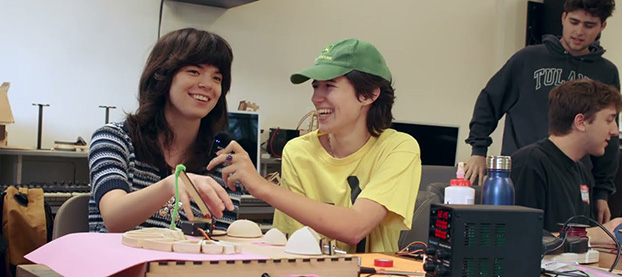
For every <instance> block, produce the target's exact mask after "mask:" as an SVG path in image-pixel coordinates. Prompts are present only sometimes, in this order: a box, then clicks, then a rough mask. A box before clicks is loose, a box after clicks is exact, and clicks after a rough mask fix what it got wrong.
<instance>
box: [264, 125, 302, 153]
mask: <svg viewBox="0 0 622 277" xmlns="http://www.w3.org/2000/svg"><path fill="white" fill-rule="evenodd" d="M298 136H300V130H296V129H281V128H277V129H273V128H270V137H269V138H268V141H267V143H268V144H267V147H266V149H267V150H268V153H270V156H272V157H274V158H280V157H281V156H282V155H283V147H285V144H287V142H288V141H290V140H291V139H294V138H296V137H298Z"/></svg>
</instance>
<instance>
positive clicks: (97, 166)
mask: <svg viewBox="0 0 622 277" xmlns="http://www.w3.org/2000/svg"><path fill="white" fill-rule="evenodd" d="M123 125H124V123H123V122H120V123H109V124H106V125H105V126H103V127H101V128H100V129H98V130H97V131H95V133H94V134H93V137H92V138H91V145H90V150H89V168H90V179H91V197H90V199H89V230H90V232H108V230H107V229H106V226H105V225H104V221H103V219H102V216H101V212H100V211H99V201H100V200H101V197H102V196H103V195H104V194H106V193H107V192H109V191H111V190H114V189H122V190H124V191H126V192H128V193H130V192H133V191H137V190H140V189H142V188H145V187H147V186H149V185H151V184H154V183H156V182H158V181H160V180H162V179H164V178H166V176H168V175H170V174H171V172H160V171H159V170H158V169H157V168H156V167H154V166H152V165H149V164H145V163H143V162H141V161H139V160H137V159H136V153H135V151H134V146H133V144H132V141H131V138H130V136H129V135H128V133H127V130H126V129H124V127H123ZM208 162H209V161H206V162H205V164H206V165H207V163H208ZM205 173H207V172H205ZM220 174H221V173H220V171H219V170H218V171H214V172H213V173H212V172H210V174H206V175H209V176H211V177H212V178H214V179H215V180H216V181H217V182H219V183H220V184H221V185H223V183H222V179H221V178H220ZM239 191H240V190H237V191H236V192H233V191H229V190H228V192H229V195H230V197H231V199H232V201H233V203H234V205H235V207H236V208H235V210H234V211H233V212H229V211H225V215H224V216H223V218H222V219H219V220H216V226H217V227H218V229H226V228H227V227H228V225H229V223H230V222H232V221H234V220H236V219H237V215H238V211H239V203H240V202H239V201H240V193H239ZM137 205H138V203H137ZM165 205H166V203H162V206H163V207H164V206H165ZM191 206H192V212H193V214H194V216H195V217H203V214H202V213H201V211H200V210H199V208H198V206H197V205H196V204H195V203H194V202H192V203H191ZM179 214H180V217H181V220H187V217H186V215H185V213H184V211H183V210H180V211H179ZM170 223H171V214H170V213H167V214H166V216H161V215H160V214H159V212H157V211H156V212H155V213H154V214H153V215H152V216H151V217H150V218H148V219H147V220H146V221H145V222H143V223H142V224H140V225H139V226H137V229H138V228H145V227H165V228H166V227H168V226H169V225H170ZM177 225H178V226H177V227H180V226H179V221H178V222H177Z"/></svg>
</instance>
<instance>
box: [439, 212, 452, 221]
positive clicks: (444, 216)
mask: <svg viewBox="0 0 622 277" xmlns="http://www.w3.org/2000/svg"><path fill="white" fill-rule="evenodd" d="M438 217H439V218H442V219H445V220H447V219H449V212H448V211H443V210H439V211H438Z"/></svg>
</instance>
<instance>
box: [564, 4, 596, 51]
mask: <svg viewBox="0 0 622 277" xmlns="http://www.w3.org/2000/svg"><path fill="white" fill-rule="evenodd" d="M562 26H563V34H562V39H561V43H562V45H563V46H564V49H566V51H568V52H569V53H570V54H571V55H573V56H577V55H585V54H588V53H589V52H590V49H589V47H590V45H591V44H592V43H594V40H596V37H597V36H598V34H599V33H600V32H602V30H604V29H605V26H607V22H602V23H601V22H600V18H599V17H597V16H593V15H591V14H589V13H587V12H586V11H585V10H575V11H572V12H568V13H566V12H564V13H563V14H562Z"/></svg>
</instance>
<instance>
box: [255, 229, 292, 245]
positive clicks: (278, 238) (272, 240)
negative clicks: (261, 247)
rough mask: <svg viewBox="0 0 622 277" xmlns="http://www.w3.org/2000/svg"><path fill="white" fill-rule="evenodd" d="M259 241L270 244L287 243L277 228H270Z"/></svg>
mask: <svg viewBox="0 0 622 277" xmlns="http://www.w3.org/2000/svg"><path fill="white" fill-rule="evenodd" d="M261 241H262V242H263V243H266V244H270V245H285V244H286V243H287V238H286V237H285V234H283V232H281V231H280V230H279V229H277V228H272V229H270V230H268V232H266V234H265V235H263V238H262V239H261Z"/></svg>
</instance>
